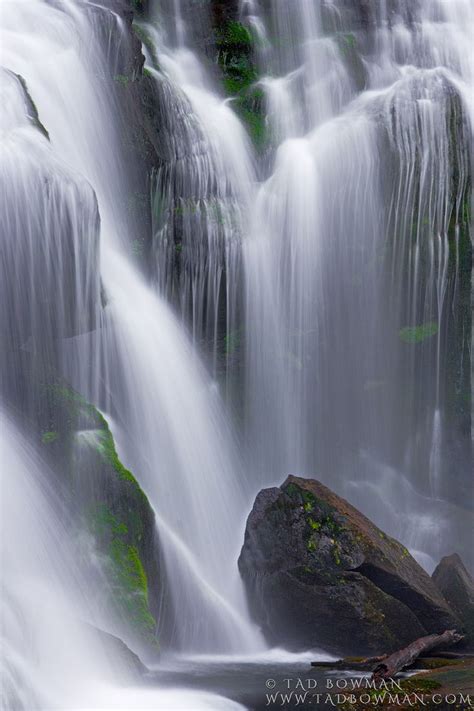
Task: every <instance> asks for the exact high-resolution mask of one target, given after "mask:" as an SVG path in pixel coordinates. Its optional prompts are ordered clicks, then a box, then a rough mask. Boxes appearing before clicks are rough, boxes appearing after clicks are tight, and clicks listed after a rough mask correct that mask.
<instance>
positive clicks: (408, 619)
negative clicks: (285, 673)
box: [239, 476, 459, 654]
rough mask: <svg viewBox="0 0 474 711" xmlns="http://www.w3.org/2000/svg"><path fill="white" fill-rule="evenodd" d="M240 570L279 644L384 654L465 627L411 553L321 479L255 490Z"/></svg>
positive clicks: (270, 635) (258, 614)
mask: <svg viewBox="0 0 474 711" xmlns="http://www.w3.org/2000/svg"><path fill="white" fill-rule="evenodd" d="M239 568H240V571H241V574H242V576H243V579H244V582H245V584H246V587H247V592H248V596H249V601H250V606H251V610H252V612H253V615H254V617H255V619H256V620H257V621H258V622H259V623H260V624H261V625H262V627H263V630H264V632H265V634H266V635H267V637H268V638H269V640H270V641H271V642H272V643H274V644H283V645H285V646H289V647H291V648H296V649H302V648H303V649H304V648H312V647H316V646H321V647H324V648H326V649H328V650H331V651H333V652H336V653H341V652H342V653H344V652H349V653H356V654H357V653H363V654H371V653H382V652H388V651H392V650H394V649H396V648H399V647H400V646H402V645H403V644H405V643H406V644H408V643H409V642H411V641H413V639H415V638H417V637H419V636H422V635H423V634H425V633H426V632H441V631H444V630H445V629H447V628H453V627H456V626H459V623H458V621H457V620H456V619H455V618H454V616H453V615H452V613H451V611H450V609H449V607H448V605H447V603H446V601H445V600H444V598H443V597H442V596H441V595H440V593H439V591H438V590H437V589H436V587H435V586H434V585H433V583H432V581H431V579H430V577H429V576H428V575H427V574H426V573H425V572H424V570H423V569H422V568H421V567H420V566H419V565H418V563H416V561H415V560H414V559H413V558H412V557H411V555H410V554H409V553H408V551H407V549H406V548H404V546H402V545H401V544H400V543H398V542H397V541H395V540H394V539H392V538H390V537H389V536H387V535H386V534H385V533H384V532H383V531H381V530H380V529H378V528H377V527H376V526H375V525H374V524H373V523H372V522H371V521H369V520H368V519H367V518H366V517H365V516H363V515H362V514H361V513H360V512H359V511H357V509H355V508H354V507H352V506H351V505H350V504H349V503H347V502H346V501H345V500H344V499H341V498H340V497H338V496H337V495H336V494H334V493H333V492H332V491H330V490H329V489H328V488H326V487H325V486H323V485H322V484H320V483H319V482H317V481H315V480H308V479H301V478H298V477H294V476H290V477H289V478H288V479H287V480H286V481H285V482H284V484H283V485H282V486H281V487H280V488H272V489H264V490H263V491H261V492H260V493H259V494H258V496H257V499H256V501H255V504H254V508H253V510H252V512H251V514H250V516H249V518H248V521H247V527H246V532H245V542H244V546H243V549H242V552H241V555H240V559H239Z"/></svg>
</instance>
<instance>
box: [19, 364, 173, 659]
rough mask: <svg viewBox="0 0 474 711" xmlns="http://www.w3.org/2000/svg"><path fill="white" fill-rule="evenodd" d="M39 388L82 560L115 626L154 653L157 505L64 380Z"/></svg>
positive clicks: (42, 424) (43, 440) (43, 442)
mask: <svg viewBox="0 0 474 711" xmlns="http://www.w3.org/2000/svg"><path fill="white" fill-rule="evenodd" d="M32 388H33V386H32ZM34 390H35V392H36V398H35V408H36V412H35V413H34V416H33V421H34V422H37V423H38V424H39V431H38V439H39V444H40V446H41V448H42V454H43V457H44V459H45V460H47V461H48V463H49V465H50V466H51V468H52V470H53V471H54V472H55V473H56V477H57V478H56V482H55V485H56V487H57V488H58V489H59V490H61V492H62V497H61V498H62V499H63V500H64V501H65V502H66V505H67V506H68V508H69V511H70V514H69V515H70V516H71V521H70V525H71V526H73V527H74V529H75V530H76V531H77V536H76V537H75V538H76V540H77V544H78V550H77V554H78V561H79V564H80V565H81V566H82V568H83V569H84V574H85V576H86V577H88V578H89V579H91V580H92V579H95V580H96V583H97V585H96V588H97V590H98V595H99V597H100V598H101V603H100V604H101V605H106V606H107V607H108V608H109V609H110V610H111V611H112V613H113V614H112V619H113V621H114V630H116V631H117V632H118V633H119V634H120V636H122V637H124V639H125V640H126V641H127V642H128V643H130V644H132V645H133V646H134V648H136V649H138V650H140V652H141V653H143V654H145V655H146V656H147V657H148V656H154V655H155V654H156V653H157V652H158V644H157V641H156V628H157V614H158V609H159V604H160V600H159V598H160V590H161V585H160V582H161V580H160V573H159V552H158V541H157V536H156V525H155V516H154V512H153V509H152V508H151V506H150V503H149V501H148V498H147V496H146V494H145V493H144V491H143V490H142V489H141V487H140V485H139V484H138V482H137V480H136V479H135V477H134V475H133V474H132V472H131V471H129V470H128V469H127V468H126V467H125V466H124V465H123V464H122V462H121V461H120V459H119V456H118V454H117V451H116V447H115V442H114V438H113V435H112V433H111V431H110V429H109V426H108V423H107V421H106V419H105V418H104V417H103V415H102V414H101V413H100V412H99V411H98V410H97V409H96V408H95V407H94V406H93V405H91V404H90V403H88V402H87V401H86V400H85V399H84V398H83V397H82V396H81V395H80V394H79V393H77V392H76V391H75V390H73V389H72V388H71V387H70V386H69V385H68V384H67V383H66V382H65V381H62V380H61V379H59V378H51V379H50V380H49V381H43V382H38V381H36V382H35V385H34Z"/></svg>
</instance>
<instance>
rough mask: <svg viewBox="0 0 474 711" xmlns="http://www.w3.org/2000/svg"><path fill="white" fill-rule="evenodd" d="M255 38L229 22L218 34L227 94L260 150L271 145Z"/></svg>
mask: <svg viewBox="0 0 474 711" xmlns="http://www.w3.org/2000/svg"><path fill="white" fill-rule="evenodd" d="M252 45H253V38H252V34H251V32H250V31H249V29H248V28H247V27H246V26H245V25H243V24H242V23H240V22H235V21H231V22H228V23H227V24H226V25H225V26H224V28H223V29H221V30H219V31H218V32H217V33H216V47H217V51H218V52H217V62H218V64H219V66H220V68H221V71H222V83H223V86H224V90H225V92H226V94H227V95H228V96H230V97H233V98H234V108H235V110H236V112H237V114H238V115H239V117H240V119H241V120H242V122H243V123H244V125H245V127H246V129H247V132H248V134H249V136H250V138H251V140H252V142H253V143H254V145H255V147H256V148H257V150H259V151H262V150H263V149H264V148H265V146H266V145H267V143H268V136H267V121H266V116H265V111H264V95H263V92H262V90H261V89H260V88H259V87H256V86H255V85H256V82H257V80H258V74H257V70H256V67H255V64H254V61H253V57H252Z"/></svg>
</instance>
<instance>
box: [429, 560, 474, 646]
mask: <svg viewBox="0 0 474 711" xmlns="http://www.w3.org/2000/svg"><path fill="white" fill-rule="evenodd" d="M432 577H433V582H434V583H435V585H436V587H437V588H438V589H439V590H440V591H441V592H442V593H443V595H444V597H445V598H446V600H447V601H448V602H449V604H450V605H451V608H452V609H453V610H454V612H455V613H456V615H457V616H458V617H459V619H460V620H461V622H462V624H463V626H464V629H465V631H466V633H467V643H468V644H469V646H470V647H472V646H474V580H473V579H472V576H471V575H470V573H469V572H468V571H467V570H466V568H465V566H464V563H463V562H462V560H461V558H460V557H459V556H458V554H457V553H453V555H447V556H445V557H444V558H441V561H440V562H439V564H438V566H437V567H436V569H435V571H434V573H433V576H432Z"/></svg>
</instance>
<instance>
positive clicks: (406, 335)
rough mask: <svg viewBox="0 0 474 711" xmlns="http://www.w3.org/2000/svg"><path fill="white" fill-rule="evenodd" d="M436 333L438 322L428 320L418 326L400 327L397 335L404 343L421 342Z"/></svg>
mask: <svg viewBox="0 0 474 711" xmlns="http://www.w3.org/2000/svg"><path fill="white" fill-rule="evenodd" d="M437 333H438V324H437V323H436V322H435V321H430V322H428V323H423V324H421V325H420V326H405V327H404V328H402V329H400V331H399V336H400V339H401V340H402V341H403V342H404V343H422V342H423V341H425V340H426V339H427V338H431V337H432V336H435V335H436V334H437Z"/></svg>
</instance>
